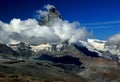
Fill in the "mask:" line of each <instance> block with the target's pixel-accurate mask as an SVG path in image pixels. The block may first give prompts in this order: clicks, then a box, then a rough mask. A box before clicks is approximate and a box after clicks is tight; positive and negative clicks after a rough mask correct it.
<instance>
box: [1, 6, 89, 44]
mask: <svg viewBox="0 0 120 82" xmlns="http://www.w3.org/2000/svg"><path fill="white" fill-rule="evenodd" d="M51 7H54V6H53V5H49V4H48V5H46V6H45V8H46V11H42V10H39V11H40V13H39V14H40V15H41V16H45V15H46V14H48V11H49V9H50V8H51ZM52 22H53V23H52V25H51V26H48V25H42V26H41V25H39V22H38V21H37V20H36V19H27V20H21V19H16V18H13V19H12V20H11V21H10V23H4V22H2V21H0V43H7V44H9V43H16V42H26V43H30V44H40V43H52V42H61V41H65V40H68V41H69V42H70V43H75V42H78V41H79V40H83V41H85V40H86V38H87V36H88V34H89V33H88V32H87V30H86V29H85V28H83V27H81V26H80V24H79V23H78V22H72V23H70V22H69V21H67V20H62V19H55V20H54V21H52Z"/></svg>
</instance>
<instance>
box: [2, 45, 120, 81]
mask: <svg viewBox="0 0 120 82" xmlns="http://www.w3.org/2000/svg"><path fill="white" fill-rule="evenodd" d="M1 46H2V49H1V50H0V56H1V58H0V82H119V81H120V79H119V77H120V73H119V72H120V68H119V63H118V62H117V61H113V60H109V59H105V58H102V57H99V56H98V55H97V53H95V52H91V51H88V50H86V49H84V47H79V46H76V45H74V44H71V45H67V46H66V47H65V48H64V49H63V50H62V51H52V52H49V51H46V50H45V51H44V50H43V51H39V52H33V51H32V52H31V54H32V55H27V56H26V55H25V57H24V55H22V57H21V54H20V52H18V51H15V50H13V49H12V48H10V47H9V46H7V45H6V46H5V44H1ZM5 49H7V50H8V51H7V52H3V51H4V50H5ZM10 52H11V53H10ZM85 52H86V53H85ZM14 53H16V54H14ZM26 53H27V52H26ZM26 53H24V54H26ZM16 55H17V56H16Z"/></svg>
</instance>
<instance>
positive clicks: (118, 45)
mask: <svg viewBox="0 0 120 82" xmlns="http://www.w3.org/2000/svg"><path fill="white" fill-rule="evenodd" d="M107 45H108V46H110V47H111V48H114V49H120V33H118V34H114V35H113V36H111V37H109V39H108V41H107Z"/></svg>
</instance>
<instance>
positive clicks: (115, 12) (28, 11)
mask: <svg viewBox="0 0 120 82" xmlns="http://www.w3.org/2000/svg"><path fill="white" fill-rule="evenodd" d="M46 4H52V5H54V6H56V8H57V9H58V10H59V11H60V13H61V14H62V16H63V18H64V19H66V20H69V21H70V22H72V21H79V22H80V24H81V25H82V26H85V27H86V28H87V29H88V30H89V31H92V32H93V34H94V37H95V38H97V39H107V38H108V37H109V36H111V35H113V34H116V33H119V31H120V0H0V20H1V21H3V22H9V21H10V20H11V19H13V18H20V19H23V20H25V19H28V18H34V15H35V12H36V10H39V9H42V8H43V6H44V5H46Z"/></svg>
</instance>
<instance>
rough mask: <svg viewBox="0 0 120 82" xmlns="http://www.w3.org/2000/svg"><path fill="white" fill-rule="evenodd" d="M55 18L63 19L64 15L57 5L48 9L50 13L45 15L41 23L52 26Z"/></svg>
mask: <svg viewBox="0 0 120 82" xmlns="http://www.w3.org/2000/svg"><path fill="white" fill-rule="evenodd" d="M55 19H62V16H61V15H60V13H59V11H58V10H57V9H56V8H55V7H51V8H49V10H48V14H47V15H45V16H44V17H43V19H42V20H41V21H40V23H39V24H40V25H48V26H50V25H51V24H52V22H53V21H54V20H55Z"/></svg>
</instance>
